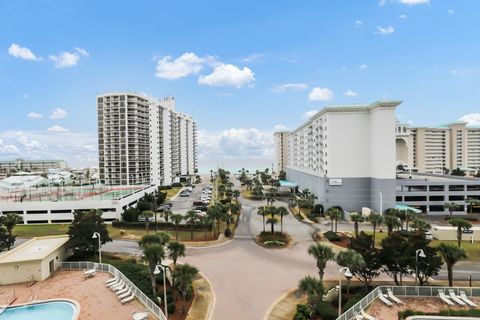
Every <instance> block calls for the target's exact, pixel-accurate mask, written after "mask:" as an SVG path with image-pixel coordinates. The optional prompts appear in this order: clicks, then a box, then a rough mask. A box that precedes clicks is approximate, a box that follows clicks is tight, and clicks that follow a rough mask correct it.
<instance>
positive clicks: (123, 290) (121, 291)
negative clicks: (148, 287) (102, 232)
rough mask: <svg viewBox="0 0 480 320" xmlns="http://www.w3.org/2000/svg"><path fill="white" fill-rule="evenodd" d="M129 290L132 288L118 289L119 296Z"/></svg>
mask: <svg viewBox="0 0 480 320" xmlns="http://www.w3.org/2000/svg"><path fill="white" fill-rule="evenodd" d="M128 290H130V289H129V288H128V287H125V288H123V289H122V290H120V291H117V296H119V295H122V294H124V293H125V292H127V291H128Z"/></svg>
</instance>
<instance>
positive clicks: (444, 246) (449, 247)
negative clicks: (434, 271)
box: [437, 243, 467, 287]
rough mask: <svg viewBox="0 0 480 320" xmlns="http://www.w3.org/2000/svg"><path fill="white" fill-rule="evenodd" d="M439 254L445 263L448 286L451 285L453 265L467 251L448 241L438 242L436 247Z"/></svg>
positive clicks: (465, 254) (463, 257) (463, 256)
mask: <svg viewBox="0 0 480 320" xmlns="http://www.w3.org/2000/svg"><path fill="white" fill-rule="evenodd" d="M437 249H438V252H439V253H440V256H441V257H442V259H443V261H444V262H445V264H446V265H447V272H448V286H449V287H451V286H453V267H454V266H455V264H456V263H457V262H458V261H460V260H462V259H466V258H467V253H466V252H465V250H464V249H463V248H460V247H456V246H454V245H453V244H449V243H440V244H439V245H438V247H437Z"/></svg>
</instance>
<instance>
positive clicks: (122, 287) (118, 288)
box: [113, 283, 127, 292]
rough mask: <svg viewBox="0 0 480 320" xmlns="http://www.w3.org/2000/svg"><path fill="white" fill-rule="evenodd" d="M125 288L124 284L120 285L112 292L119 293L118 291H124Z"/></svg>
mask: <svg viewBox="0 0 480 320" xmlns="http://www.w3.org/2000/svg"><path fill="white" fill-rule="evenodd" d="M126 288H127V285H126V284H125V283H124V284H122V286H121V287H117V288H115V289H113V291H115V292H119V291H122V290H125V289H126Z"/></svg>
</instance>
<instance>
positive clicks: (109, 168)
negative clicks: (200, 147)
mask: <svg viewBox="0 0 480 320" xmlns="http://www.w3.org/2000/svg"><path fill="white" fill-rule="evenodd" d="M174 107H175V100H174V98H172V97H167V98H165V99H162V100H160V101H157V100H155V99H152V98H150V97H146V96H144V95H141V94H136V93H128V92H121V93H108V94H103V95H99V96H97V111H98V146H99V174H100V182H101V183H105V184H108V185H138V184H155V185H168V184H171V183H172V182H175V181H177V180H179V178H180V177H182V176H190V175H193V174H195V173H196V171H197V145H196V144H197V143H196V130H197V126H196V122H195V121H194V120H193V118H192V117H190V116H187V115H185V114H183V113H179V112H176V111H175V110H174Z"/></svg>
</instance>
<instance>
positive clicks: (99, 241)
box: [92, 232, 102, 263]
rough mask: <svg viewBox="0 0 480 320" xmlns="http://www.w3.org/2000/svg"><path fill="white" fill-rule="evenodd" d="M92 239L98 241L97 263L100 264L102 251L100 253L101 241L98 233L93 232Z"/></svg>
mask: <svg viewBox="0 0 480 320" xmlns="http://www.w3.org/2000/svg"><path fill="white" fill-rule="evenodd" d="M92 239H98V262H100V263H102V251H101V245H102V244H101V239H100V233H98V232H94V233H93V235H92Z"/></svg>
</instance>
